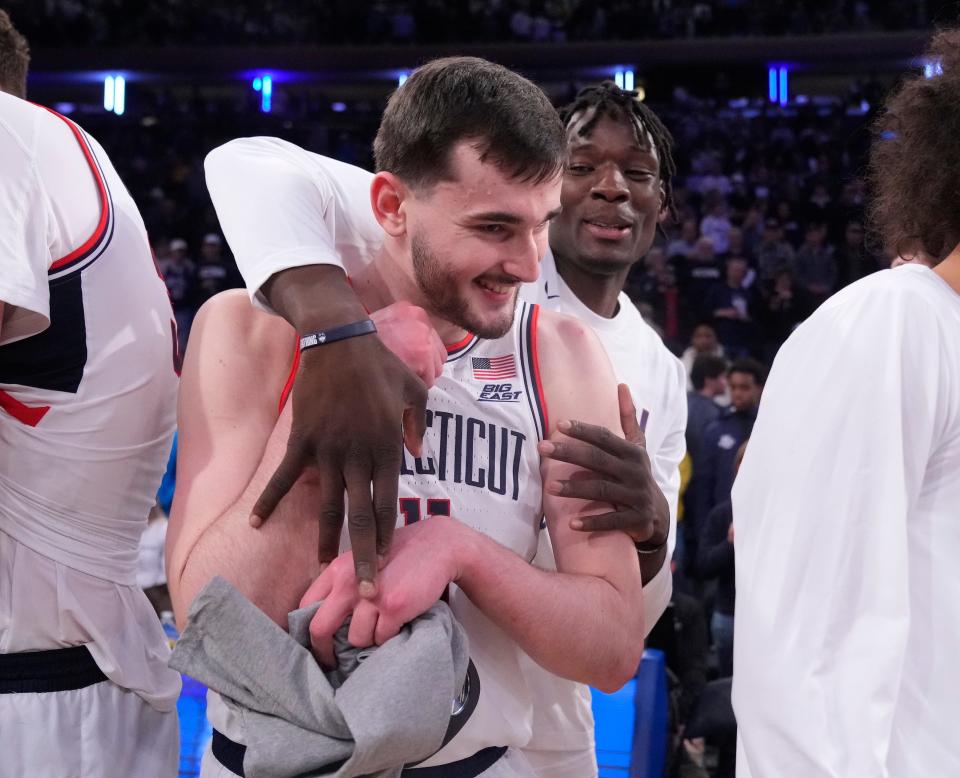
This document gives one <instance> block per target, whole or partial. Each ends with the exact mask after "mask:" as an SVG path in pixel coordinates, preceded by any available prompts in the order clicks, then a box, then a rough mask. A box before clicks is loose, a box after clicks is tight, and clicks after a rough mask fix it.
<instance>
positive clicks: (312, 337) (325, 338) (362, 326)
mask: <svg viewBox="0 0 960 778" xmlns="http://www.w3.org/2000/svg"><path fill="white" fill-rule="evenodd" d="M376 331H377V325H376V324H374V323H373V320H372V319H363V320H362V321H355V322H352V323H351V324H344V325H343V326H342V327H333V328H331V329H329V330H318V331H317V332H311V333H310V334H309V335H303V336H302V337H301V338H300V350H301V351H306V350H307V349H308V348H314V347H315V346H324V345H326V344H328V343H336V342H337V341H338V340H346V339H347V338H355V337H357V336H358V335H370V334H372V333H374V332H376Z"/></svg>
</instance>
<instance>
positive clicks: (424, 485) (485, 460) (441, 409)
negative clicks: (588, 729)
mask: <svg viewBox="0 0 960 778" xmlns="http://www.w3.org/2000/svg"><path fill="white" fill-rule="evenodd" d="M538 314H539V308H538V307H537V306H535V305H529V304H527V303H520V304H519V306H518V308H517V313H516V316H515V318H514V323H513V326H512V327H511V329H510V331H509V332H507V334H506V335H504V336H503V337H502V338H498V339H496V340H480V339H478V338H476V337H473V336H469V337H467V339H466V340H464V341H463V342H461V343H458V344H456V346H453V347H448V356H447V362H446V364H445V365H444V369H443V373H442V374H441V375H440V377H439V378H438V379H437V382H436V384H435V385H434V386H433V388H431V389H430V395H429V399H428V401H427V432H426V435H425V436H424V441H423V451H422V455H421V456H420V457H419V458H418V459H414V458H413V457H411V456H410V455H409V454H406V455H405V456H406V458H405V461H404V464H403V469H402V471H401V477H400V492H399V494H400V513H401V521H402V522H403V523H410V522H413V521H418V520H419V519H420V518H421V517H424V516H426V515H427V514H447V515H450V516H453V517H454V518H455V519H457V520H458V521H462V522H463V523H464V524H467V525H469V526H470V527H472V528H474V529H476V530H478V531H479V532H482V533H483V534H485V535H488V536H489V537H491V538H493V539H494V540H496V541H497V542H498V543H500V544H501V545H503V546H506V547H507V548H509V549H511V550H512V551H514V552H515V553H517V554H519V555H520V556H521V557H523V558H524V559H526V560H528V561H530V560H532V559H533V556H534V554H535V553H536V550H537V539H538V536H539V532H540V520H541V517H542V515H543V513H542V484H541V478H540V455H539V453H538V452H537V443H538V441H539V440H541V439H542V438H543V437H544V436H545V434H546V431H547V418H546V407H545V405H544V401H543V392H542V387H541V385H540V372H539V365H538V363H537V353H536V344H537V317H538ZM450 588H451V591H450V606H451V608H452V609H453V612H454V614H456V616H457V618H458V619H459V621H460V623H461V624H462V625H463V626H464V628H465V629H466V632H467V635H468V637H469V640H470V656H471V659H472V660H473V662H474V664H475V665H476V668H477V671H478V674H479V678H480V696H479V702H478V704H477V708H476V710H475V711H474V712H473V714H472V715H471V717H470V719H469V721H468V722H467V723H466V724H465V726H464V728H463V729H462V730H460V732H459V733H458V734H457V736H456V737H454V738H453V740H451V742H450V743H448V744H447V745H446V746H445V747H444V748H443V749H441V750H440V751H439V752H438V753H437V754H435V755H434V756H433V757H431V758H430V759H429V760H427V761H426V762H424V763H423V764H424V766H430V765H436V764H442V763H445V762H451V761H456V760H458V759H463V758H466V757H468V756H470V755H472V754H474V753H476V752H477V751H479V750H481V749H483V748H486V747H487V746H504V745H505V746H521V745H523V744H524V743H525V742H526V741H527V740H528V739H529V737H530V733H531V725H532V710H531V705H532V700H531V698H530V694H529V692H528V691H527V687H526V683H525V681H524V678H523V675H522V673H521V671H520V664H519V660H520V653H521V651H520V649H519V647H518V646H517V644H516V643H515V642H514V641H513V640H512V639H510V638H509V637H507V635H506V634H505V633H504V632H503V631H502V630H501V629H500V628H499V627H497V626H496V625H495V624H493V622H491V621H490V620H489V619H488V618H487V617H486V616H484V615H483V614H482V613H481V612H480V611H479V610H478V609H477V608H476V607H474V605H473V604H472V603H471V602H470V601H469V599H467V597H466V595H464V594H463V592H461V591H460V590H459V589H458V588H457V587H456V586H451V587H450Z"/></svg>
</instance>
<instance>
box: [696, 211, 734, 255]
mask: <svg viewBox="0 0 960 778" xmlns="http://www.w3.org/2000/svg"><path fill="white" fill-rule="evenodd" d="M732 227H733V225H731V224H730V218H729V216H727V204H726V202H724V200H723V199H722V198H717V201H716V202H715V203H714V204H713V206H711V208H710V212H709V213H708V214H707V215H706V216H704V217H703V221H701V222H700V234H701V235H703V236H704V237H705V238H710V240H712V241H713V247H714V249H715V250H716V252H717V253H718V254H726V253H727V252H728V251H729V250H730V238H729V236H730V230H731V229H732Z"/></svg>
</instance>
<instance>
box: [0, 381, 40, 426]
mask: <svg viewBox="0 0 960 778" xmlns="http://www.w3.org/2000/svg"><path fill="white" fill-rule="evenodd" d="M0 408H3V409H4V410H5V411H6V412H7V413H9V414H10V415H11V416H13V418H15V419H16V420H17V421H19V422H21V423H23V424H26V425H27V426H28V427H36V426H37V425H38V424H39V423H40V419H42V418H43V417H44V416H46V415H47V411H49V410H50V406H49V405H41V406H38V407H34V408H31V407H30V406H29V405H24V404H23V403H22V402H20V401H19V400H18V399H17V398H16V397H14V396H12V395H10V394H7V393H6V392H4V391H3V390H2V389H0Z"/></svg>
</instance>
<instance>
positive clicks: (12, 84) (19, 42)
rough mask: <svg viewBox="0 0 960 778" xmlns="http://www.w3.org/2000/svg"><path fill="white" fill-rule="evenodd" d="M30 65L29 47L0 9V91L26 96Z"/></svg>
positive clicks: (4, 12)
mask: <svg viewBox="0 0 960 778" xmlns="http://www.w3.org/2000/svg"><path fill="white" fill-rule="evenodd" d="M29 65H30V47H29V46H28V45H27V39H26V38H24V37H23V36H22V35H21V34H20V33H19V32H17V28H16V27H14V26H13V22H12V21H10V16H9V15H8V14H7V12H6V11H4V10H3V9H0V90H2V91H4V92H6V93H7V94H11V95H14V96H15V97H26V96H27V67H28V66H29Z"/></svg>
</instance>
